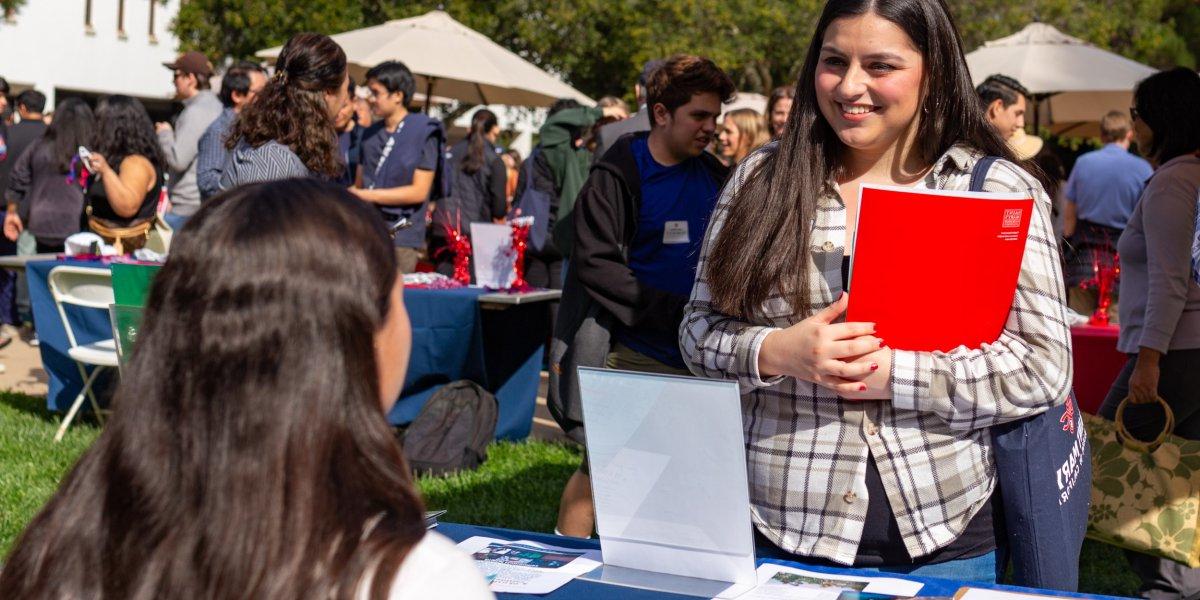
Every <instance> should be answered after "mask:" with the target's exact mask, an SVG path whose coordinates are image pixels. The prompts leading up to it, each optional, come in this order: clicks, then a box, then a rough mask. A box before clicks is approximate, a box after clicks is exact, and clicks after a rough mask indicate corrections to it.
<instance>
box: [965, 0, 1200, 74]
mask: <svg viewBox="0 0 1200 600" xmlns="http://www.w3.org/2000/svg"><path fill="white" fill-rule="evenodd" d="M1180 4H1181V0H1140V1H1138V2H1128V1H1127V0H1088V1H1086V2H1080V1H1079V0H1025V1H1023V2H1022V1H1015V2H1014V1H1013V0H950V6H951V10H953V11H954V15H955V21H956V22H957V24H958V28H959V32H960V33H961V35H962V37H963V43H964V45H965V47H966V49H967V51H971V50H973V49H975V48H978V47H979V46H981V45H982V44H983V42H985V41H987V40H991V39H996V38H999V37H1004V36H1006V35H1010V34H1013V33H1016V32H1017V31H1019V30H1020V29H1021V28H1023V27H1024V26H1025V25H1028V24H1029V23H1030V22H1033V21H1041V22H1043V23H1047V24H1049V25H1052V26H1054V27H1056V28H1058V29H1059V30H1060V31H1062V32H1063V33H1065V34H1067V35H1071V36H1074V37H1077V38H1080V39H1082V40H1084V41H1087V42H1090V43H1092V44H1095V45H1096V46H1099V47H1100V48H1104V49H1106V50H1109V51H1111V52H1115V53H1117V54H1120V55H1122V56H1125V57H1127V58H1130V59H1132V60H1136V61H1139V62H1143V63H1146V64H1148V65H1150V66H1153V67H1158V68H1164V67H1169V66H1174V65H1176V64H1180V65H1185V66H1193V65H1195V55H1194V54H1193V53H1192V51H1191V50H1189V49H1188V45H1187V41H1186V39H1185V38H1184V37H1183V36H1182V35H1180V32H1179V31H1178V30H1177V29H1176V25H1175V21H1174V20H1173V18H1172V14H1171V13H1170V12H1169V10H1168V9H1172V8H1176V7H1177V6H1178V5H1180ZM1192 6H1193V7H1194V5H1192ZM1180 12H1183V11H1180Z"/></svg>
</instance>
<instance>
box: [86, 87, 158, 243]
mask: <svg viewBox="0 0 1200 600" xmlns="http://www.w3.org/2000/svg"><path fill="white" fill-rule="evenodd" d="M97 116H98V117H99V127H98V129H99V134H100V135H99V136H98V141H97V146H96V149H95V151H93V152H92V156H91V163H92V167H93V168H94V169H95V171H96V172H95V177H94V178H93V179H92V180H91V181H89V182H88V189H87V195H86V199H87V206H86V208H85V211H86V212H87V216H88V219H87V221H88V227H89V228H90V229H91V230H92V231H93V232H95V233H96V234H98V235H99V236H100V237H102V238H104V240H105V241H106V242H108V243H112V244H116V245H117V246H118V248H117V249H118V251H120V252H130V251H133V250H136V249H138V248H141V247H142V246H143V245H145V243H146V234H147V232H149V230H150V226H151V225H152V224H153V221H154V212H155V209H156V208H157V206H158V198H159V194H160V192H161V190H162V186H163V155H162V150H161V149H160V147H159V144H158V140H157V138H156V137H155V134H154V123H153V122H152V121H151V120H150V115H149V114H147V113H146V109H145V107H143V106H142V103H141V102H138V101H137V100H135V99H133V98H131V97H129V96H121V95H117V96H109V97H108V98H107V99H106V100H104V101H103V102H102V103H101V104H100V108H99V110H97Z"/></svg>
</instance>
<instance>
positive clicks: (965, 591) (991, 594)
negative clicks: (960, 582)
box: [954, 587, 1054, 600]
mask: <svg viewBox="0 0 1200 600" xmlns="http://www.w3.org/2000/svg"><path fill="white" fill-rule="evenodd" d="M1053 597H1054V596H1043V595H1041V594H1020V593H1016V592H1001V591H999V590H981V589H979V588H969V587H965V588H961V589H959V590H958V592H957V593H956V594H954V598H955V600H1041V599H1043V598H1053Z"/></svg>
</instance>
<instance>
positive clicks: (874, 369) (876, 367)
mask: <svg viewBox="0 0 1200 600" xmlns="http://www.w3.org/2000/svg"><path fill="white" fill-rule="evenodd" d="M871 370H872V371H878V370H879V365H877V364H875V363H871Z"/></svg>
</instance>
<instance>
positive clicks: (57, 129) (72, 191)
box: [4, 98, 96, 253]
mask: <svg viewBox="0 0 1200 600" xmlns="http://www.w3.org/2000/svg"><path fill="white" fill-rule="evenodd" d="M95 127H96V118H95V116H94V115H93V114H92V109H91V108H90V107H88V105H87V104H86V103H85V102H84V101H83V100H80V99H78V98H67V99H66V100H63V101H62V102H61V103H59V105H58V109H57V110H56V111H55V112H54V121H53V122H52V123H51V124H50V126H49V127H48V128H46V133H45V135H43V136H42V139H40V140H38V141H37V142H35V143H34V144H33V145H31V146H30V147H29V148H28V149H26V150H25V152H24V153H22V154H21V156H20V157H18V158H17V163H16V165H14V166H13V171H12V175H11V176H10V178H9V183H8V192H7V196H6V200H7V201H8V213H7V215H5V217H4V235H5V237H7V238H8V239H10V240H12V241H16V239H17V236H18V235H20V233H21V231H22V230H24V229H26V228H28V229H29V233H31V234H33V237H34V239H35V240H37V251H38V252H39V253H43V252H62V251H63V242H65V241H66V239H67V237H69V236H70V235H72V234H75V233H78V232H79V230H80V223H79V222H80V215H81V214H82V213H83V189H82V187H81V183H82V182H83V167H82V165H81V164H80V161H79V160H78V159H77V153H78V151H79V147H80V146H89V145H91V143H92V139H93V133H94V131H95Z"/></svg>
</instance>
